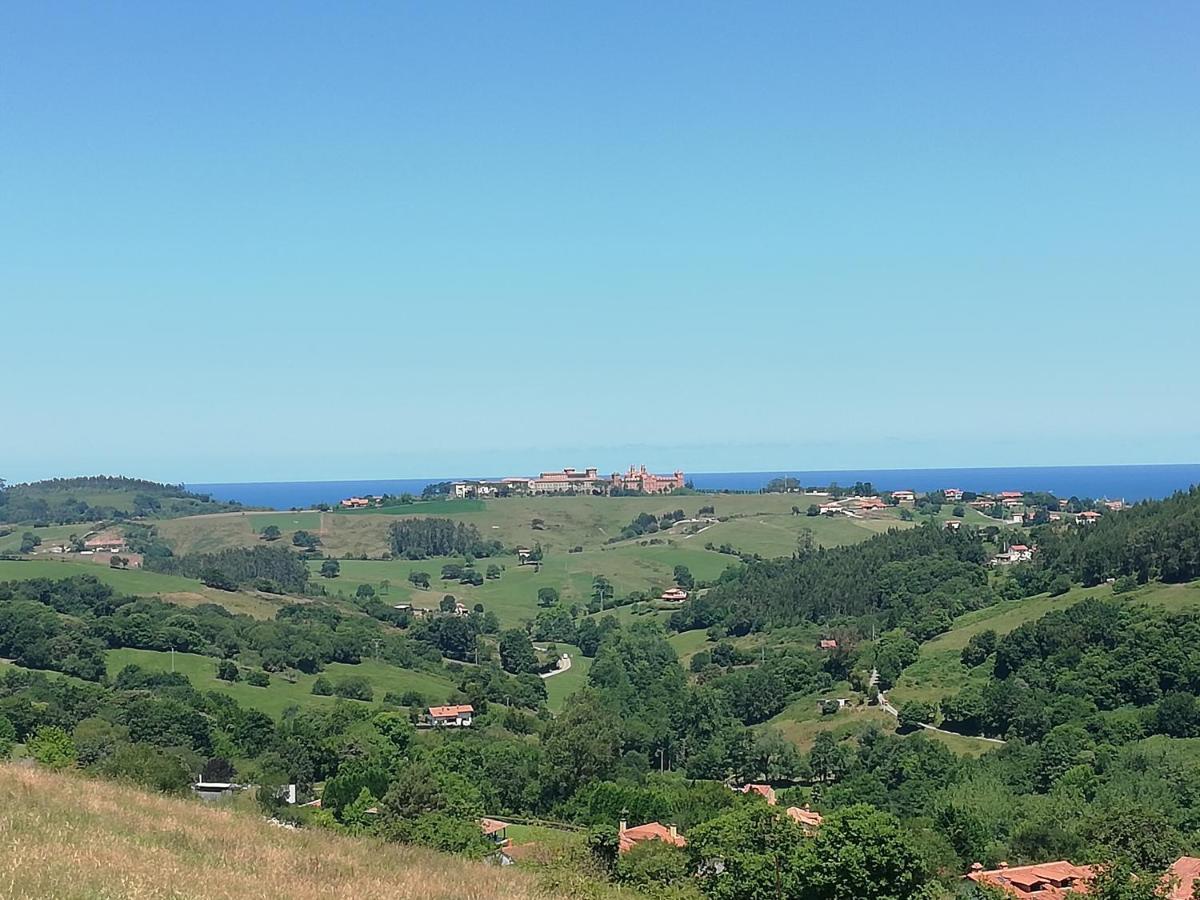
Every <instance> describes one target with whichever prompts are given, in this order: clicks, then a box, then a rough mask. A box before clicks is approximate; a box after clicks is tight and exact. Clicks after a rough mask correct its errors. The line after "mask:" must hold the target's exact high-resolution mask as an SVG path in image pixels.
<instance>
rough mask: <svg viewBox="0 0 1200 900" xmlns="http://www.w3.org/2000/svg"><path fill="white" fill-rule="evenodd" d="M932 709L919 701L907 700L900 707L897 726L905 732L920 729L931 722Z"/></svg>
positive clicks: (933, 712)
mask: <svg viewBox="0 0 1200 900" xmlns="http://www.w3.org/2000/svg"><path fill="white" fill-rule="evenodd" d="M934 714H935V711H934V708H933V707H932V706H931V705H930V704H928V703H923V702H921V701H920V700H909V701H908V702H907V703H905V704H904V705H903V706H901V707H900V710H899V715H898V716H897V724H898V725H899V726H900V727H901V728H902V729H904V730H906V731H911V730H913V729H916V728H920V727H921V726H922V725H926V724H928V723H930V722H932V721H933V717H934Z"/></svg>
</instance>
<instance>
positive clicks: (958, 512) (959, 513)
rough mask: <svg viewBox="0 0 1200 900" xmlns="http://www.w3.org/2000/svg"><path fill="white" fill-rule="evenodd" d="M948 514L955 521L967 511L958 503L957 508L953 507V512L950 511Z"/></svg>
mask: <svg viewBox="0 0 1200 900" xmlns="http://www.w3.org/2000/svg"><path fill="white" fill-rule="evenodd" d="M950 514H951V515H952V516H954V518H956V519H961V518H962V517H963V516H965V515H966V514H967V509H966V507H965V506H963V505H962V504H961V503H960V504H959V505H958V506H955V507H954V509H953V510H951V513H950Z"/></svg>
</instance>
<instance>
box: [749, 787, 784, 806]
mask: <svg viewBox="0 0 1200 900" xmlns="http://www.w3.org/2000/svg"><path fill="white" fill-rule="evenodd" d="M742 793H743V794H758V795H759V796H760V797H762V798H763V799H764V800H766V801H767V805H768V806H774V805H775V803H776V800H775V788H773V787H771V786H770V785H769V784H744V785H742Z"/></svg>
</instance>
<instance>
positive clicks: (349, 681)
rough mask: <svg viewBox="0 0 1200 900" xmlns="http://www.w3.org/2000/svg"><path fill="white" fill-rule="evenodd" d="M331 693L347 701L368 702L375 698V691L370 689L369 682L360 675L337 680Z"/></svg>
mask: <svg viewBox="0 0 1200 900" xmlns="http://www.w3.org/2000/svg"><path fill="white" fill-rule="evenodd" d="M333 692H334V693H335V694H337V695H338V696H339V697H343V698H345V699H347V700H367V701H370V700H372V699H374V697H375V689H374V688H373V687H371V682H370V681H369V680H368V679H367V678H365V677H364V676H362V675H350V676H349V677H347V678H342V679H339V680H338V682H337V684H336V685H334V688H333Z"/></svg>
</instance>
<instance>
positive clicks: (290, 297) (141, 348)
mask: <svg viewBox="0 0 1200 900" xmlns="http://www.w3.org/2000/svg"><path fill="white" fill-rule="evenodd" d="M1198 35H1200V5H1197V4H1196V3H1195V2H1191V0H1186V2H1174V3H1172V2H1159V3H1148V4H1143V3H1129V2H1121V3H1104V2H1100V3H1097V2H1080V3H1072V2H1055V3H1041V2H1039V3H1002V4H991V5H986V4H963V3H958V2H946V3H938V4H932V3H912V4H908V3H906V4H865V3H820V4H818V3H808V4H804V3H796V2H794V0H789V2H780V3H767V2H761V3H724V2H722V3H697V2H686V3H685V2H680V3H642V2H638V3H633V2H630V3H619V2H606V3H594V4H575V3H562V2H558V0H555V2H544V3H534V2H525V3H495V2H479V3H471V2H454V3H424V2H423V3H400V2H380V3H352V4H339V3H326V2H321V3H316V2H312V3H304V2H288V3H277V4H272V3H243V2H238V3H218V2H210V0H206V2H194V3H134V2H129V3H120V4H96V3H67V2H62V3H53V4H39V3H26V4H11V5H9V6H7V7H6V8H5V10H4V13H3V21H2V22H0V329H2V332H3V340H2V344H0V347H2V349H0V370H2V371H3V373H4V385H5V389H4V392H3V397H2V400H0V476H4V477H7V478H8V479H9V480H10V481H11V480H18V479H27V478H36V477H43V476H50V475H70V474H82V473H92V472H109V473H125V474H136V475H143V476H147V477H153V478H161V479H165V480H172V481H179V480H183V481H206V480H234V481H237V480H290V479H318V478H351V477H405V476H426V475H439V474H456V473H463V472H480V473H494V474H506V473H509V472H514V471H515V472H527V471H531V470H535V469H540V468H544V467H545V468H549V467H558V466H562V465H577V466H583V465H587V464H597V465H599V466H600V467H601V468H608V467H616V466H620V465H625V464H628V463H630V462H645V463H647V464H650V465H652V466H655V467H664V468H671V467H674V466H676V465H679V466H682V467H684V468H685V469H689V470H695V471H703V470H709V471H721V470H729V469H772V468H791V469H809V468H853V467H860V466H862V467H866V466H875V467H903V466H949V465H960V466H971V465H1034V464H1049V465H1062V464H1072V463H1153V462H1196V461H1200V452H1198V448H1200V421H1198V419H1197V416H1196V396H1197V392H1198V391H1200V362H1198V359H1200V357H1198V356H1197V350H1196V341H1197V334H1198V328H1197V326H1200V287H1198V285H1200V240H1198V239H1200V165H1198V162H1200V53H1197V49H1196V48H1197V36H1198Z"/></svg>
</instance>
